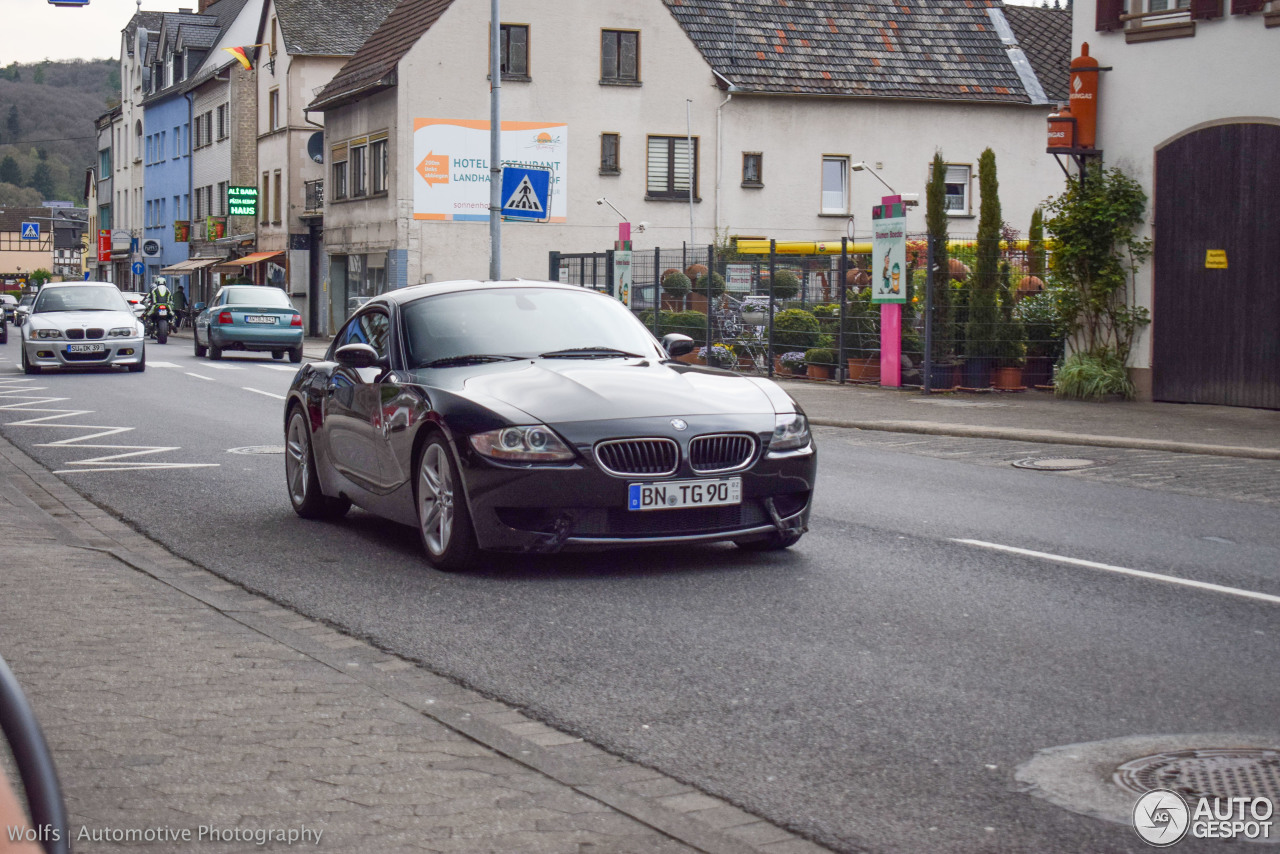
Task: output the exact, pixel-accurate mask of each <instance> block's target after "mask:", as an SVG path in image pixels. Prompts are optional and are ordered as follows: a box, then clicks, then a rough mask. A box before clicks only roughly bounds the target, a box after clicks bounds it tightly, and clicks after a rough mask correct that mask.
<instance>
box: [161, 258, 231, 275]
mask: <svg viewBox="0 0 1280 854" xmlns="http://www.w3.org/2000/svg"><path fill="white" fill-rule="evenodd" d="M222 261H223V259H222V258H188V259H187V260H186V261H179V262H178V263H177V264H170V265H169V266H168V267H164V268H162V269H161V270H160V272H161V273H168V274H174V273H179V274H185V273H190V272H193V271H195V270H202V269H204V268H205V267H211V266H213V265H214V264H221V263H222Z"/></svg>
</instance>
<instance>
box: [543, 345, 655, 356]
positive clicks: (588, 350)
mask: <svg viewBox="0 0 1280 854" xmlns="http://www.w3.org/2000/svg"><path fill="white" fill-rule="evenodd" d="M619 356H622V357H625V358H628V359H643V358H644V357H643V356H641V355H640V354H639V353H628V352H627V351H626V350H619V349H617V348H614V347H570V348H569V349H567V350H552V351H551V352H550V353H543V354H541V355H540V356H539V357H538V358H539V359H614V358H617V357H619Z"/></svg>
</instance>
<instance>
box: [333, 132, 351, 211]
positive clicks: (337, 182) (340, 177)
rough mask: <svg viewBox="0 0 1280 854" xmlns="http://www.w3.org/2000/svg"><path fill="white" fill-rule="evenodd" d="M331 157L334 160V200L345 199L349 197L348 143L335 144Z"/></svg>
mask: <svg viewBox="0 0 1280 854" xmlns="http://www.w3.org/2000/svg"><path fill="white" fill-rule="evenodd" d="M330 159H331V160H332V161H333V187H332V188H331V190H332V198H333V199H334V201H337V200H339V199H345V198H346V197H347V144H346V143H345V142H344V143H343V144H342V145H335V146H334V147H333V155H332V157H331V158H330Z"/></svg>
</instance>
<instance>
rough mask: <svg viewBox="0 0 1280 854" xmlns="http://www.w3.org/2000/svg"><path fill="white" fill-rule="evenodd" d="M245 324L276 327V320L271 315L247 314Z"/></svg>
mask: <svg viewBox="0 0 1280 854" xmlns="http://www.w3.org/2000/svg"><path fill="white" fill-rule="evenodd" d="M244 322H245V323H269V324H271V325H272V326H275V323H276V319H275V317H273V316H272V315H270V314H246V315H245V316H244Z"/></svg>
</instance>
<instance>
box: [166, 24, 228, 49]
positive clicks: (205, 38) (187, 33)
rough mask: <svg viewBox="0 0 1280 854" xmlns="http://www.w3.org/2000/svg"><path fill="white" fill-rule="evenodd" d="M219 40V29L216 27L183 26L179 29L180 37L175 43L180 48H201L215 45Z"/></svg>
mask: <svg viewBox="0 0 1280 854" xmlns="http://www.w3.org/2000/svg"><path fill="white" fill-rule="evenodd" d="M217 40H218V31H217V29H215V28H214V27H182V28H180V29H179V30H178V38H177V41H176V42H174V45H175V47H176V48H177V49H179V50H186V49H187V48H196V49H197V50H199V49H203V48H210V47H213V45H214V42H216V41H217Z"/></svg>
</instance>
